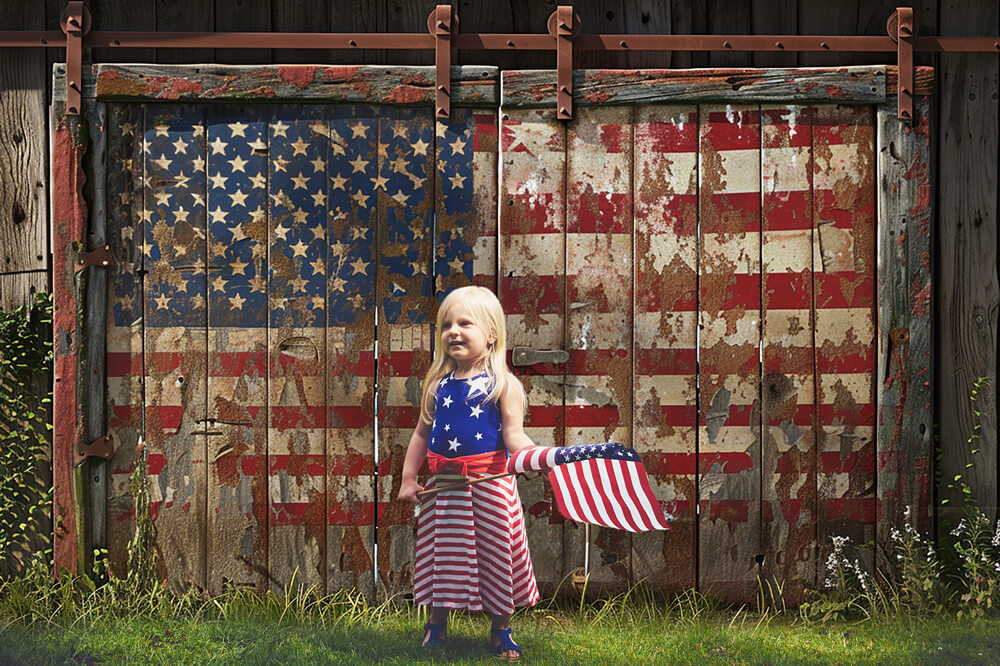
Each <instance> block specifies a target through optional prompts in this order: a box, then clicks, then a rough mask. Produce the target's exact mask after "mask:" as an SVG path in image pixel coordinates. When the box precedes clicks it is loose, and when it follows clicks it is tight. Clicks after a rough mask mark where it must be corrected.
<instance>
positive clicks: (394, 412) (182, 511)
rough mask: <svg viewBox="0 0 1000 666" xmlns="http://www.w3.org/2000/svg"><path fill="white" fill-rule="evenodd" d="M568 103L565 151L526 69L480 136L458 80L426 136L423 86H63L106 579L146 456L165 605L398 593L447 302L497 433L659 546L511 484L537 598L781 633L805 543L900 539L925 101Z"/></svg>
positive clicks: (699, 83)
mask: <svg viewBox="0 0 1000 666" xmlns="http://www.w3.org/2000/svg"><path fill="white" fill-rule="evenodd" d="M924 74H926V72H925V73H924ZM576 76H577V79H576V83H575V90H576V94H577V102H578V104H577V107H576V109H575V112H574V114H575V117H574V119H573V120H572V121H570V122H569V123H564V122H561V121H557V120H555V116H554V106H555V94H554V93H555V88H554V81H555V80H556V76H555V73H554V72H506V73H504V78H503V92H502V105H499V106H500V114H501V118H500V119H499V120H498V118H497V113H498V112H497V108H498V104H497V92H496V91H497V85H496V83H497V81H496V71H495V70H493V69H491V68H469V67H466V68H456V69H455V70H454V73H453V78H455V81H456V85H455V88H454V90H455V94H454V95H453V99H452V101H453V107H452V117H451V118H450V119H448V120H447V121H439V120H435V119H434V117H433V108H432V106H431V103H432V102H433V99H434V87H433V85H432V82H433V75H432V69H431V68H392V70H388V69H385V68H375V67H372V68H369V67H360V68H358V67H354V68H333V67H331V68H319V67H304V66H303V67H274V68H268V67H262V68H191V67H159V68H157V69H156V70H150V69H149V68H144V67H140V66H125V65H116V66H95V67H94V72H93V78H91V79H88V80H87V81H85V83H86V85H85V93H86V94H87V95H89V97H90V101H89V102H88V105H89V106H88V108H89V109H91V111H92V112H95V115H94V117H95V118H105V117H106V118H107V121H106V122H103V123H102V122H92V123H91V126H92V130H91V131H93V132H97V133H98V135H99V137H100V138H101V141H98V142H95V145H100V146H106V148H103V147H102V148H100V150H95V153H94V155H95V157H94V158H93V160H94V161H95V165H92V169H91V173H93V174H102V173H105V172H106V177H105V176H99V177H98V178H97V180H98V182H99V183H102V184H103V188H102V187H97V188H96V189H95V192H96V193H95V197H96V199H95V201H97V200H99V201H106V202H107V204H106V206H104V205H95V211H94V216H95V218H98V217H101V216H102V215H106V218H107V232H108V242H109V243H110V245H111V248H112V252H113V254H114V256H115V258H116V259H117V265H116V266H115V267H114V272H113V273H112V274H111V280H110V290H109V291H110V302H109V306H108V317H107V329H106V334H107V344H106V347H107V369H108V414H109V420H108V429H109V432H110V433H111V436H112V438H113V439H114V443H115V454H114V459H113V461H112V464H111V486H110V489H109V493H108V498H107V499H108V504H107V517H108V528H107V543H108V547H109V550H110V553H111V557H112V561H113V563H114V565H115V567H116V568H117V569H118V570H119V571H121V570H122V568H123V567H124V562H125V559H126V553H125V545H126V543H127V541H128V536H129V534H130V533H131V530H132V524H133V519H134V512H133V502H132V498H131V495H130V491H129V487H128V477H129V474H130V472H131V470H132V467H133V464H134V461H135V455H136V449H135V447H136V444H137V442H138V441H139V437H140V435H141V434H142V433H145V443H146V450H145V452H144V454H143V455H145V456H146V462H147V466H148V473H149V481H150V484H149V487H150V493H151V504H152V510H153V517H154V519H155V525H156V528H157V549H158V561H159V562H160V564H161V567H162V571H161V574H162V575H163V576H164V577H165V578H166V579H167V580H168V581H169V582H170V583H171V584H172V585H173V586H175V587H185V586H189V585H192V584H193V585H197V586H199V587H203V588H205V589H208V590H209V591H211V592H216V591H218V590H220V589H221V588H222V587H223V586H224V585H226V584H227V583H229V584H238V585H253V586H256V587H259V588H266V587H273V588H280V587H282V586H285V585H287V584H288V583H289V582H290V581H291V580H293V578H294V580H296V581H298V582H299V583H301V584H306V585H317V586H318V588H319V589H325V590H331V591H332V590H336V589H341V588H355V589H360V590H363V591H365V592H369V593H370V592H372V591H374V590H375V589H379V590H381V591H384V592H389V593H396V592H403V593H405V592H408V591H410V588H411V582H412V581H411V574H412V560H413V535H414V525H413V520H412V510H411V509H410V508H409V506H407V505H404V504H402V503H400V502H398V501H396V499H395V496H396V493H397V491H398V487H399V482H400V479H399V472H400V469H401V465H402V461H403V453H404V451H405V448H406V445H407V442H408V439H409V436H410V433H411V432H412V428H413V427H414V425H415V424H416V420H417V410H418V404H419V395H420V384H421V380H422V377H423V375H424V372H425V371H426V369H427V367H428V364H429V362H430V360H431V354H432V349H433V339H434V335H435V331H434V330H433V317H434V312H435V308H436V303H437V299H439V298H440V297H442V296H443V294H444V293H446V292H447V291H448V290H449V289H451V288H453V287H456V286H460V285H464V284H469V283H476V284H481V285H484V286H487V287H490V288H493V289H496V290H497V292H498V294H499V296H500V299H501V301H502V303H503V305H504V308H505V310H506V313H507V316H508V326H509V331H510V339H509V341H510V346H511V347H512V348H514V349H513V353H512V355H511V361H512V363H513V365H514V367H515V372H516V373H517V374H518V375H519V376H520V378H521V379H522V381H523V382H524V384H525V388H526V389H527V392H528V399H529V405H530V407H529V412H528V415H527V422H526V427H527V432H528V434H529V436H530V437H531V438H532V439H534V440H535V441H536V442H538V443H539V444H544V445H569V444H582V443H589V442H598V441H605V440H614V441H619V442H622V443H624V444H626V445H627V446H631V447H634V448H635V449H636V450H637V451H638V452H639V453H640V454H641V455H642V457H643V460H644V461H645V463H646V469H647V471H648V472H649V473H650V475H651V478H652V481H653V486H654V490H655V492H656V493H657V494H658V496H659V498H660V500H661V503H662V504H663V506H664V508H665V509H666V510H667V511H668V512H669V513H670V514H672V515H673V517H674V520H673V522H672V527H673V529H672V530H671V531H669V532H666V533H660V532H657V533H646V534H635V535H632V534H629V533H625V532H619V531H614V530H607V529H598V528H589V529H588V528H586V527H584V526H581V525H579V524H576V523H572V522H570V521H565V520H563V519H562V517H561V516H560V515H559V513H558V510H557V509H556V508H555V505H554V503H553V498H552V495H551V489H550V487H549V485H548V482H547V480H546V479H545V478H543V477H533V476H531V475H528V477H527V478H522V479H521V480H520V482H519V483H520V489H521V495H522V500H523V503H524V509H525V514H526V519H527V524H528V533H529V545H530V548H531V551H532V555H533V563H534V568H535V572H536V574H537V576H538V579H539V582H540V584H541V586H542V588H543V590H545V591H547V592H551V591H552V590H554V589H555V587H556V586H557V585H558V584H559V583H560V581H563V580H564V579H565V578H566V577H567V576H568V575H570V574H572V573H574V572H577V571H579V570H580V569H581V567H582V568H585V569H587V570H588V571H589V573H590V580H591V584H592V585H593V586H594V588H598V587H601V588H604V589H608V590H620V589H623V588H624V587H626V586H627V585H629V584H632V583H635V582H638V581H646V583H647V584H649V585H652V586H653V587H654V588H656V589H658V590H662V591H664V592H667V593H671V592H678V591H681V590H685V589H690V588H698V589H700V590H702V591H704V592H708V593H713V594H716V595H719V596H722V597H724V598H725V599H727V600H730V601H740V602H745V601H750V600H752V599H753V598H754V596H755V594H756V591H757V589H758V583H757V579H758V576H760V577H764V578H768V579H776V580H778V581H784V582H783V585H784V591H785V598H786V600H789V601H793V600H795V599H796V598H797V597H798V595H799V593H800V591H801V588H802V586H803V585H806V584H813V583H816V582H817V581H822V568H823V566H824V559H825V550H826V549H827V548H828V545H829V537H830V536H833V535H845V536H850V537H852V538H853V540H854V541H855V542H856V543H864V542H868V541H872V540H873V539H877V541H878V543H879V544H880V545H884V544H885V542H886V540H887V539H888V534H889V530H890V529H891V527H892V526H893V525H898V524H899V522H900V521H901V520H902V519H903V517H902V516H903V509H904V506H905V505H907V504H909V505H912V506H913V507H914V511H913V512H912V513H911V520H912V521H913V522H914V523H915V524H916V525H917V526H918V527H926V526H927V524H928V508H929V496H928V488H929V478H930V477H929V474H928V472H927V470H928V469H929V457H928V452H929V437H930V432H931V428H930V427H929V423H930V422H929V415H930V400H929V396H928V393H927V392H928V390H929V389H928V388H927V387H929V385H930V384H929V381H930V378H929V368H930V365H929V358H928V356H927V353H928V350H929V342H930V335H929V327H928V317H929V310H928V308H927V307H926V304H927V298H928V295H929V266H930V264H929V260H928V254H927V248H928V239H929V213H928V208H927V202H928V198H927V196H926V195H927V192H928V187H929V185H928V182H929V181H928V169H927V165H928V163H929V158H928V148H927V147H928V144H929V141H928V129H927V106H928V105H927V98H926V97H920V98H918V100H917V110H918V112H919V113H918V122H915V123H914V124H913V125H912V126H911V125H910V124H909V123H905V122H902V121H899V120H898V119H896V118H895V115H894V114H895V110H894V107H893V105H894V97H893V95H894V94H895V91H894V89H893V86H894V85H895V84H894V83H892V82H891V81H889V80H888V79H890V77H889V76H887V70H886V68H881V67H871V68H848V69H838V70H754V71H739V72H737V71H732V72H728V73H722V74H720V73H717V72H683V73H677V72H634V71H630V72H578V73H577V75H576ZM926 82H927V78H926V76H925V77H924V78H920V79H919V80H918V83H919V84H920V87H919V88H918V90H917V92H918V93H922V94H926V92H927V88H926ZM56 89H57V90H59V89H60V87H59V85H58V84H57V86H56ZM887 91H888V92H887ZM272 99H273V100H279V101H280V102H281V103H280V104H270V103H268V104H265V103H263V102H264V101H267V100H272ZM165 100H169V103H168V102H166V101H165ZM105 105H106V108H105ZM96 112H99V113H96ZM102 114H103V115H102ZM60 131H62V130H60ZM57 138H58V137H57ZM104 139H106V141H105V140H104ZM57 145H62V144H61V143H58V142H57ZM102 151H103V152H102ZM60 154H61V153H60ZM60 154H57V155H56V157H55V158H54V159H56V162H55V164H56V165H57V166H59V165H62V164H64V161H65V162H66V164H69V163H70V160H76V159H79V157H78V156H79V153H78V152H73V153H69V152H67V154H66V156H63V157H60ZM60 160H62V161H60ZM98 165H99V166H98ZM99 167H100V168H99ZM102 169H103V171H102ZM498 169H499V173H498ZM498 186H499V189H498ZM98 203H99V202H98ZM105 208H106V214H105V212H104V210H105ZM77 212H79V211H77ZM60 215H61V216H63V215H64V214H63V213H61V212H60ZM65 216H66V217H67V219H71V218H69V216H68V215H65ZM60 219H62V217H60ZM80 219H82V216H81V217H80ZM101 219H102V220H103V218H101ZM92 222H93V220H92ZM877 241H878V242H877ZM72 242H73V241H72V238H69V239H67V240H66V244H65V247H63V248H62V250H61V251H62V252H64V253H65V256H67V257H70V258H71V259H70V260H71V261H73V259H72V258H73V257H76V254H74V253H76V252H78V251H79V248H77V247H75V246H73V245H72ZM60 256H62V255H60ZM90 270H94V269H90ZM498 271H499V272H498ZM62 285H63V282H57V288H62ZM57 290H58V289H57ZM87 321H88V322H89V321H90V319H88V320H87ZM88 325H89V324H88ZM86 335H93V332H88V333H87V334H86ZM72 349H73V347H72V345H70V344H60V345H58V346H57V356H60V355H61V356H60V358H61V359H62V362H63V363H66V364H68V363H70V362H72V359H71V358H70V357H69V356H68V355H67V351H66V350H72ZM557 350H561V351H557ZM562 351H564V352H566V354H562V353H561V352H562ZM553 352H555V353H553ZM564 357H566V358H568V360H564ZM60 367H62V366H60ZM81 367H90V366H86V365H83V366H81ZM95 367H96V366H95ZM57 399H58V400H65V398H64V397H62V398H60V394H59V393H58V392H57ZM87 399H88V398H87V396H86V395H84V396H83V397H82V400H83V401H84V402H85V403H86V401H87ZM88 413H89V412H88ZM91 425H93V424H91ZM59 427H60V426H59V424H57V430H58V429H59ZM91 430H94V428H93V427H91ZM97 430H99V428H98V429H97ZM57 434H58V433H57ZM63 436H65V435H63ZM60 441H61V440H60ZM59 450H60V451H61V450H62V449H59ZM57 462H59V461H57ZM60 464H61V463H60ZM57 478H63V477H59V476H58V475H57ZM60 490H61V488H60V487H57V491H60ZM63 494H64V495H65V494H66V493H65V491H64V490H63ZM62 506H65V505H62V504H61V505H60V507H62ZM58 510H59V511H64V509H63V508H59V509H58ZM66 515H67V514H65V513H62V514H60V516H62V517H65V516H66ZM64 522H65V524H73V523H72V522H71V521H68V520H66V521H64ZM69 538H70V537H67V536H65V535H64V534H62V533H60V534H57V545H59V546H60V548H63V547H64V546H65V544H64V543H63V541H65V540H68V539H69ZM61 540H62V541H61ZM60 544H62V545H60ZM60 552H62V551H60ZM868 564H871V562H869V563H868ZM592 589H593V588H592Z"/></svg>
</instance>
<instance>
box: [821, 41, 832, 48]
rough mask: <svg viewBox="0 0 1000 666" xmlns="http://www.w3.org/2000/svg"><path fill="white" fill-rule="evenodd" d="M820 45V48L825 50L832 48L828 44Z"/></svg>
mask: <svg viewBox="0 0 1000 666" xmlns="http://www.w3.org/2000/svg"><path fill="white" fill-rule="evenodd" d="M819 45H820V48H824V49H829V48H830V45H829V44H827V43H826V42H820V43H819Z"/></svg>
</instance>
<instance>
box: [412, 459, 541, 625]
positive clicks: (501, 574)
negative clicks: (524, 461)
mask: <svg viewBox="0 0 1000 666" xmlns="http://www.w3.org/2000/svg"><path fill="white" fill-rule="evenodd" d="M465 478H466V477H464V476H455V475H451V474H437V475H435V476H432V477H431V479H430V481H429V482H428V483H427V486H426V487H427V488H433V487H434V486H435V485H437V484H442V485H446V484H449V483H454V482H456V481H462V480H464V479H465ZM413 597H414V600H415V601H416V602H417V603H418V604H422V605H429V606H439V607H444V608H465V609H468V610H470V611H478V610H485V611H486V612H488V613H491V614H494V615H503V614H509V613H513V612H514V608H515V607H516V606H532V605H534V604H535V603H536V602H537V601H538V587H537V585H536V584H535V574H534V572H533V571H532V569H531V555H530V554H529V553H528V539H527V535H526V534H525V531H524V514H523V513H522V512H521V499H520V498H519V497H518V494H517V479H516V477H514V476H508V477H503V478H500V479H495V480H492V481H484V482H483V483H477V484H475V485H472V486H468V487H466V488H462V489H460V490H449V491H442V492H440V493H437V494H436V495H432V496H431V497H429V498H427V499H426V500H424V501H423V502H422V503H421V504H420V516H419V517H418V518H417V546H416V556H415V560H414V567H413Z"/></svg>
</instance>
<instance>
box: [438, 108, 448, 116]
mask: <svg viewBox="0 0 1000 666" xmlns="http://www.w3.org/2000/svg"><path fill="white" fill-rule="evenodd" d="M438 115H439V116H447V115H448V112H447V111H445V110H444V109H443V108H440V109H438Z"/></svg>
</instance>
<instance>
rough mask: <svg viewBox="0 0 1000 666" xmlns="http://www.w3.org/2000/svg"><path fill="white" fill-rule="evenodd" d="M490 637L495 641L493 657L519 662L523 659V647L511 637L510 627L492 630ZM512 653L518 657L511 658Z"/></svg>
mask: <svg viewBox="0 0 1000 666" xmlns="http://www.w3.org/2000/svg"><path fill="white" fill-rule="evenodd" d="M490 636H491V637H492V639H493V656H494V657H496V658H498V659H505V660H506V661H519V660H520V659H521V646H520V645H518V644H517V643H515V642H514V639H513V638H511V637H510V627H507V628H506V629H492V630H490ZM511 652H516V653H517V656H516V657H512V656H510V653H511ZM505 654H506V656H504V655H505Z"/></svg>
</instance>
